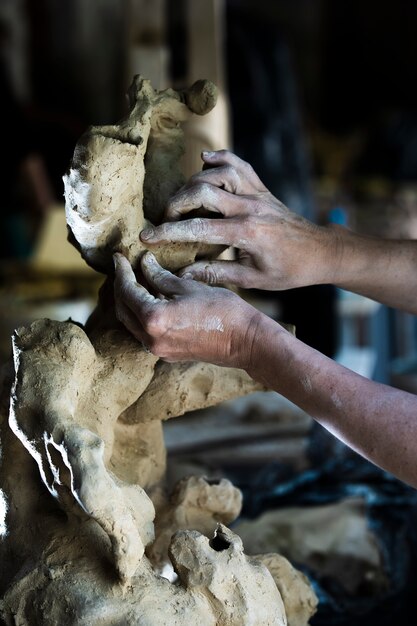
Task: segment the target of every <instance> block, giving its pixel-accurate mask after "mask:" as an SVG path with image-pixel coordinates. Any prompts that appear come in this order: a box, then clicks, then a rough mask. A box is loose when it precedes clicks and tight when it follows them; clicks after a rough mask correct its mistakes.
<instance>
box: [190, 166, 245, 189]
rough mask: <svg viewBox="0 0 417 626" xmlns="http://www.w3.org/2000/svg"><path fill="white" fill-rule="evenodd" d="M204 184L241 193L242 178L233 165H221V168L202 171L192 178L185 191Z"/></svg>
mask: <svg viewBox="0 0 417 626" xmlns="http://www.w3.org/2000/svg"><path fill="white" fill-rule="evenodd" d="M202 183H208V184H210V185H214V187H221V188H223V189H224V190H225V191H228V192H229V193H240V188H241V181H240V176H239V174H238V172H237V170H236V169H235V168H234V167H233V166H232V165H221V166H219V167H214V168H211V169H206V170H201V172H198V173H197V174H194V175H193V176H191V178H190V180H189V181H188V182H187V184H186V185H184V187H183V189H187V188H189V187H192V186H194V185H199V184H202ZM181 191H182V189H181Z"/></svg>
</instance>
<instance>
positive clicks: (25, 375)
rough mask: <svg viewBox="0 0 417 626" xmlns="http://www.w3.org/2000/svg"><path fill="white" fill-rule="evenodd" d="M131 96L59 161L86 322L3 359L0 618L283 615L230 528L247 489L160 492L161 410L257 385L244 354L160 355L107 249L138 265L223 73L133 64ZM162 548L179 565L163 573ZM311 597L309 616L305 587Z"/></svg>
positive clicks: (191, 250)
mask: <svg viewBox="0 0 417 626" xmlns="http://www.w3.org/2000/svg"><path fill="white" fill-rule="evenodd" d="M129 98H130V111H129V114H128V115H127V116H126V117H125V118H124V119H123V120H121V122H120V123H119V124H116V125H111V126H102V127H92V128H90V129H89V130H88V131H87V132H86V133H85V134H84V135H83V136H82V137H81V138H80V140H79V142H78V144H77V146H76V148H75V152H74V157H73V160H72V163H71V165H70V168H69V171H68V173H67V174H66V175H65V177H64V183H65V198H66V215H67V223H68V228H69V239H70V241H71V242H72V243H73V244H74V245H75V246H76V247H77V248H78V249H79V251H80V253H81V254H82V256H83V258H84V259H85V260H86V262H87V263H88V264H90V265H91V266H92V267H94V268H95V269H96V270H98V271H100V272H103V273H104V274H106V278H105V281H104V284H103V287H102V289H101V291H100V295H99V302H98V304H97V307H96V309H95V311H94V312H93V313H92V315H91V317H90V319H89V320H88V322H87V324H86V325H85V327H84V328H83V327H81V326H80V325H79V324H77V323H74V322H72V321H68V322H57V321H53V320H48V319H43V320H38V321H36V322H34V323H33V324H31V325H30V326H29V327H26V328H19V329H17V330H16V331H15V333H14V337H13V351H14V363H13V364H10V365H9V366H8V367H6V368H5V370H4V372H3V380H2V391H1V397H0V400H1V401H0V444H1V447H0V597H1V598H2V599H1V600H0V618H1V619H3V621H4V623H5V624H7V625H12V624H19V625H21V626H24V625H31V626H33V625H35V624H40V625H43V624H44V625H46V626H49V625H51V626H52V625H56V624H61V625H63V626H66V625H81V624H82V625H83V626H84V625H88V626H90V625H97V626H98V625H102V626H104V625H109V626H110V625H114V626H116V625H121V624H123V625H128V626H130V625H141V626H145V625H146V626H147V625H149V626H151V625H152V626H156V625H158V626H159V625H160V626H164V625H166V626H168V625H169V626H175V625H177V624H178V625H179V624H181V625H184V624H197V623H200V624H204V625H207V626H209V625H213V626H214V625H215V624H217V625H223V626H244V625H248V626H249V624H250V625H252V626H256V625H258V626H261V625H262V626H267V625H271V626H272V625H278V626H284V625H285V624H287V623H289V624H290V625H291V623H293V624H299V623H300V622H299V621H297V622H291V620H287V615H286V609H285V607H284V603H283V598H282V594H281V593H280V590H279V586H277V584H276V583H275V582H274V577H273V575H271V573H270V571H269V569H268V563H270V562H272V561H273V558H272V557H271V555H269V557H268V559H267V560H266V561H265V563H266V565H265V564H264V563H262V560H261V559H257V558H255V557H248V556H246V555H245V554H244V551H243V546H242V542H241V540H240V539H239V537H238V536H237V535H235V534H234V533H233V532H231V531H230V530H229V529H228V528H227V527H226V524H229V523H230V522H231V521H233V520H234V519H235V518H236V517H237V516H238V514H239V512H240V506H241V495H240V492H239V491H238V490H237V489H235V488H234V487H233V486H232V485H231V483H230V482H229V481H226V480H223V481H220V482H219V483H210V481H207V480H205V479H203V478H200V479H193V478H188V479H185V480H184V481H182V482H181V483H180V484H179V485H178V486H177V487H176V488H175V490H174V493H173V495H172V497H171V499H170V498H169V497H168V496H166V495H165V493H164V489H163V481H162V479H163V476H164V472H165V462H166V459H165V448H164V443H163V436H162V421H163V420H165V419H168V418H173V417H175V416H177V415H181V414H183V413H185V412H187V411H190V410H192V409H195V408H202V407H207V406H210V405H213V404H216V403H219V402H221V401H222V400H225V399H230V398H234V397H237V396H239V395H244V394H246V393H250V392H252V391H254V390H257V389H259V388H260V386H259V385H258V384H257V383H255V382H254V381H253V380H251V379H250V378H249V376H248V375H247V374H246V373H245V372H243V371H240V370H233V369H224V368H221V367H217V366H213V365H208V364H203V363H190V364H184V363H181V364H170V363H164V362H162V361H161V362H158V359H157V357H155V356H154V355H153V354H151V353H150V352H149V351H147V350H146V349H145V348H144V347H143V346H142V345H141V344H140V343H139V342H138V341H137V340H136V339H134V338H133V337H132V336H131V335H130V334H129V333H128V331H127V330H126V329H125V328H124V327H123V326H122V325H121V324H120V323H119V322H118V321H117V319H116V315H115V311H114V304H113V295H112V294H113V286H112V283H113V277H112V275H113V270H112V255H113V253H114V252H115V251H116V250H117V251H121V252H123V253H124V254H125V256H126V257H127V258H128V259H129V261H130V262H131V263H132V264H133V266H135V265H136V264H137V261H138V260H139V259H140V257H141V255H142V254H143V253H144V251H145V247H144V245H143V244H142V243H141V242H140V240H139V237H138V233H139V231H140V230H141V229H142V228H143V227H144V226H145V225H146V224H147V223H152V224H157V223H159V222H160V221H161V220H162V218H163V209H164V206H165V203H166V201H167V199H168V197H169V196H170V195H171V194H172V193H174V192H175V191H176V190H177V189H178V188H179V187H180V186H181V185H182V184H183V182H184V181H183V177H182V174H181V170H180V157H181V154H182V152H183V138H182V129H181V122H183V121H185V120H187V119H188V118H189V117H190V116H191V115H192V114H193V112H194V113H197V114H200V115H201V114H204V113H206V112H208V111H209V110H210V109H211V108H212V107H213V106H214V105H215V100H216V89H215V87H214V85H212V84H211V83H209V82H208V81H198V82H197V83H195V84H194V85H193V86H192V87H191V88H190V89H188V90H184V91H183V92H176V91H173V90H171V89H168V90H166V91H162V92H158V91H155V90H154V89H153V88H152V86H151V85H150V83H149V81H146V80H144V79H142V78H141V77H139V76H137V77H135V78H134V80H133V82H132V85H131V87H130V90H129ZM220 251H221V248H218V247H215V246H210V247H207V246H199V245H198V244H181V245H177V246H175V245H169V246H165V247H160V248H159V249H158V250H157V251H156V256H157V258H158V260H159V261H160V263H161V264H162V265H164V266H165V267H166V268H168V269H171V270H176V269H178V268H180V267H182V266H184V265H186V264H188V263H190V262H192V261H194V259H195V258H196V256H197V255H203V256H205V257H207V256H214V257H215V256H217V255H218V254H219V252H220ZM155 509H156V511H157V516H158V517H157V520H156V522H155V524H154V517H155ZM155 530H156V537H155ZM271 559H272V561H271ZM166 563H171V564H172V567H173V569H174V570H175V577H176V580H175V581H170V580H168V579H166V578H163V577H161V576H160V572H161V571H162V569H163V567H164V565H165V564H166ZM276 569H277V568H276V567H275V569H274V567H271V571H274V572H275V570H276ZM281 569H285V568H281ZM305 585H307V583H305ZM307 586H308V585H307ZM281 588H282V589H285V590H286V592H285V594H284V595H286V597H287V596H288V595H290V596H291V593H290V592H289V591H288V585H285V584H283V585H281ZM297 593H298V587H297ZM311 594H312V592H311ZM313 596H314V594H312V597H313ZM310 599H311V598H310ZM287 602H288V600H287ZM291 602H292V605H294V603H295V604H296V600H294V597H292V598H291ZM291 602H290V603H289V605H290V604H291ZM310 609H311V610H310V612H308V611H307V614H306V617H305V623H307V620H308V617H309V616H310V615H311V614H312V613H313V612H314V610H315V602H314V600H311V602H310ZM291 610H292V611H293V609H291Z"/></svg>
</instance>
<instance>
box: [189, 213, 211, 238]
mask: <svg viewBox="0 0 417 626" xmlns="http://www.w3.org/2000/svg"><path fill="white" fill-rule="evenodd" d="M189 227H190V231H191V234H192V235H193V236H194V237H196V238H199V237H202V236H204V235H205V234H206V231H207V227H206V222H205V220H204V219H203V218H201V217H196V218H194V219H193V220H191V222H190V226H189Z"/></svg>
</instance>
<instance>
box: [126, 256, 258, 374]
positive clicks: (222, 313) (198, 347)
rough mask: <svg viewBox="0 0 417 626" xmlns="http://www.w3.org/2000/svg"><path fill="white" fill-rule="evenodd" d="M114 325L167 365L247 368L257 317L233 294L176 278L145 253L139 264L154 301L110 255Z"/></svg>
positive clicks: (190, 279) (127, 263)
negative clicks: (183, 363) (122, 327)
mask: <svg viewBox="0 0 417 626" xmlns="http://www.w3.org/2000/svg"><path fill="white" fill-rule="evenodd" d="M114 261H115V267H116V276H115V286H114V287H115V301H116V314H117V317H118V319H119V320H120V321H121V322H122V323H123V324H124V325H125V326H126V328H127V329H128V330H129V331H130V332H131V333H132V335H134V336H135V337H136V338H137V339H138V340H139V341H141V342H142V343H143V344H144V345H145V346H146V347H148V348H149V350H151V352H153V354H155V355H157V356H159V357H161V358H162V359H164V360H166V361H207V362H210V363H215V364H217V365H225V366H230V367H240V368H245V367H247V365H248V363H249V361H250V357H251V349H252V344H253V338H254V335H255V331H256V326H257V320H258V318H259V316H260V315H261V314H260V313H259V312H258V311H257V310H256V309H255V308H253V307H252V306H251V305H250V304H248V303H247V302H245V301H244V300H242V298H240V297H239V296H237V295H236V294H235V293H234V292H232V291H230V290H228V289H222V288H218V287H209V286H207V285H204V284H202V283H199V282H196V281H194V280H193V279H192V278H187V277H186V276H185V277H183V278H179V277H178V276H175V275H174V274H171V272H169V271H168V270H165V269H163V268H162V267H161V266H160V265H159V264H158V262H157V261H156V259H155V257H154V255H153V254H152V253H150V252H147V253H146V254H145V255H144V256H143V257H142V260H141V267H142V271H143V274H144V276H145V279H146V281H147V282H148V284H149V286H150V287H151V288H152V289H153V290H154V291H155V293H157V294H158V295H161V296H162V297H154V296H153V295H151V294H150V293H149V291H147V290H146V289H145V287H143V286H142V285H140V284H139V283H138V282H137V280H136V276H135V274H134V272H133V269H132V267H131V266H130V264H129V262H128V261H127V259H126V258H125V257H124V256H122V255H121V254H115V255H114Z"/></svg>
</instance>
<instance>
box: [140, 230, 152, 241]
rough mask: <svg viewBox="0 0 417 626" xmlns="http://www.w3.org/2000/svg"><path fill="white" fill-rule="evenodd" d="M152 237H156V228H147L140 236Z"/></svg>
mask: <svg viewBox="0 0 417 626" xmlns="http://www.w3.org/2000/svg"><path fill="white" fill-rule="evenodd" d="M152 237H155V229H154V228H145V229H144V230H142V232H141V233H140V238H141V239H152Z"/></svg>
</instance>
